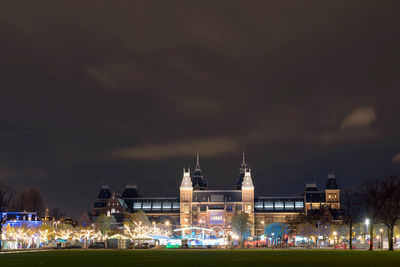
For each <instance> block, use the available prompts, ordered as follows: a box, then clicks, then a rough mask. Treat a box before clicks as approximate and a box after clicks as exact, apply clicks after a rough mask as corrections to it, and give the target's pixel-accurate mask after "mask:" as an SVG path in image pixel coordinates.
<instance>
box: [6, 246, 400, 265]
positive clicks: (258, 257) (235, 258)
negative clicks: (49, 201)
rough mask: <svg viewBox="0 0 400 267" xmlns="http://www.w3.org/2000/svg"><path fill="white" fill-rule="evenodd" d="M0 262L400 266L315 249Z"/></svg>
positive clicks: (383, 257)
mask: <svg viewBox="0 0 400 267" xmlns="http://www.w3.org/2000/svg"><path fill="white" fill-rule="evenodd" d="M0 266H7V267H8V266H10V267H11V266H24V267H32V266H69V267H77V266H96V267H100V266H108V267H111V266H158V267H167V266H186V267H195V266H224V267H230V266H250V267H254V266H291V267H293V266H318V267H322V266H323V267H327V266H334V267H343V266H363V267H366V266H400V252H388V251H384V252H380V251H376V252H368V251H318V250H205V249H204V250H88V251H85V250H59V251H56V250H55V251H41V252H27V253H15V254H3V255H0Z"/></svg>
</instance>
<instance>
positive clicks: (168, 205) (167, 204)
mask: <svg viewBox="0 0 400 267" xmlns="http://www.w3.org/2000/svg"><path fill="white" fill-rule="evenodd" d="M171 207H172V203H171V202H164V203H163V204H162V209H163V210H171Z"/></svg>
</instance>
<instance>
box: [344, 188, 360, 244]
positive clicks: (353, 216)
mask: <svg viewBox="0 0 400 267" xmlns="http://www.w3.org/2000/svg"><path fill="white" fill-rule="evenodd" d="M357 196H358V194H356V192H354V190H352V189H345V190H343V192H342V195H341V200H342V210H343V212H344V218H343V222H344V223H345V224H347V226H348V229H349V232H348V234H349V248H350V249H353V238H352V237H353V225H354V223H355V221H356V220H357V218H358V216H359V215H360V207H359V203H360V202H359V201H358V199H357Z"/></svg>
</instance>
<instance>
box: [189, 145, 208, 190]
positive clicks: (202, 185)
mask: <svg viewBox="0 0 400 267" xmlns="http://www.w3.org/2000/svg"><path fill="white" fill-rule="evenodd" d="M192 186H193V187H194V188H195V189H196V190H206V189H207V181H206V180H205V179H204V177H203V174H202V172H201V168H200V156H199V151H198V150H197V155H196V167H195V169H194V174H193V177H192Z"/></svg>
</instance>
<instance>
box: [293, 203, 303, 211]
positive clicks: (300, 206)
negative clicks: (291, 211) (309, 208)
mask: <svg viewBox="0 0 400 267" xmlns="http://www.w3.org/2000/svg"><path fill="white" fill-rule="evenodd" d="M294 204H295V206H296V210H299V209H304V203H303V202H302V201H296V202H295V203H294Z"/></svg>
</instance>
